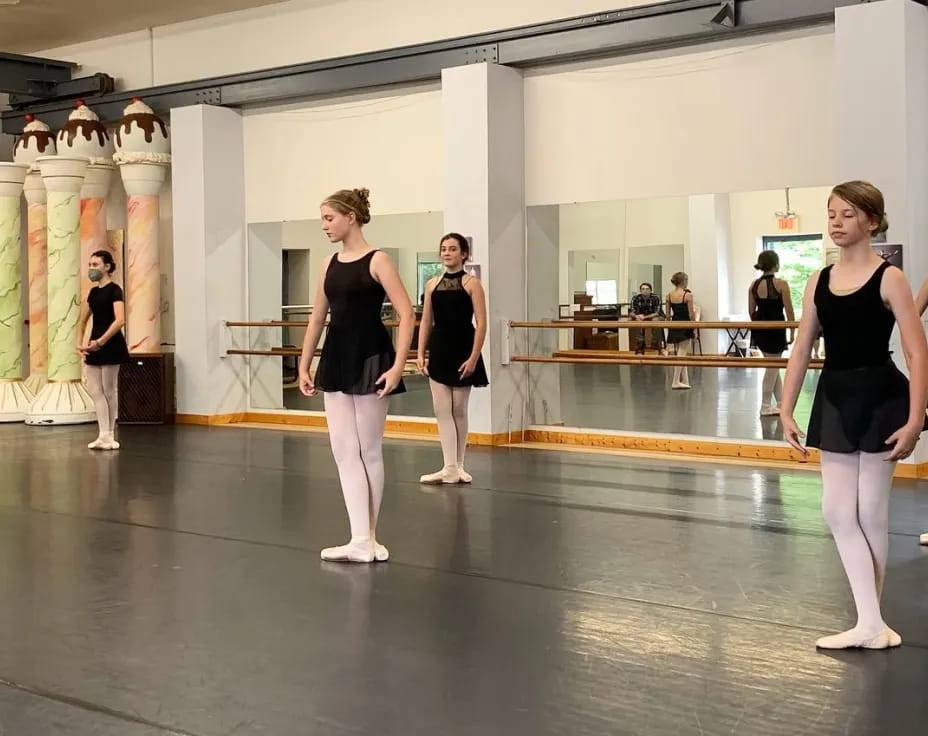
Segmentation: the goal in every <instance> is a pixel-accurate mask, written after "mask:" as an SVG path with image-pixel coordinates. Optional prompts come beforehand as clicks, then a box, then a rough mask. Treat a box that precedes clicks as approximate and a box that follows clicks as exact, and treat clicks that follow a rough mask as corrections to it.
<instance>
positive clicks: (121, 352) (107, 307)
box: [84, 281, 129, 365]
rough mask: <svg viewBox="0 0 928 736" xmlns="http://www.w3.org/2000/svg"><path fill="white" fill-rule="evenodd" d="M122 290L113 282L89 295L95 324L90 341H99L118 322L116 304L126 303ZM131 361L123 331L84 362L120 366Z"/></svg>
mask: <svg viewBox="0 0 928 736" xmlns="http://www.w3.org/2000/svg"><path fill="white" fill-rule="evenodd" d="M124 301H125V299H124V298H123V294H122V288H121V287H120V286H119V284H116V283H113V282H112V281H111V282H110V283H108V284H107V285H106V286H94V287H93V288H92V289H91V290H90V293H88V294H87V306H88V307H90V315H91V318H92V320H93V324H92V326H91V328H90V339H91V340H97V339H98V338H100V337H102V336H103V335H105V334H106V331H107V330H108V329H109V328H110V327H111V326H112V324H113V322H115V321H116V310H115V308H114V306H113V305H114V304H115V303H116V302H124ZM127 360H129V347H128V346H127V345H126V338H125V337H124V336H123V334H122V330H120V331H119V332H117V333H116V334H115V335H113V336H112V337H111V338H110V339H109V340H107V342H106V343H105V344H104V345H103V346H102V347H101V348H100V349H99V350H94V351H93V352H90V353H87V355H86V356H85V357H84V362H85V363H86V364H87V365H119V364H120V363H125V362H126V361H127Z"/></svg>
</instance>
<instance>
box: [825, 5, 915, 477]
mask: <svg viewBox="0 0 928 736" xmlns="http://www.w3.org/2000/svg"><path fill="white" fill-rule="evenodd" d="M835 89H836V90H841V93H840V94H837V95H835V145H834V150H835V156H836V161H835V165H836V174H837V175H836V183H837V182H838V181H845V180H848V179H866V180H869V181H871V182H873V183H874V184H875V185H876V186H878V187H879V188H880V189H881V190H882V192H883V194H884V196H885V198H886V212H887V215H888V217H889V225H890V227H889V232H888V233H887V240H888V242H890V243H901V244H902V245H903V270H904V271H905V274H906V276H907V277H908V279H909V281H910V282H911V283H912V288H913V289H918V287H919V285H920V284H921V283H922V282H923V281H924V280H925V279H926V278H928V248H926V247H925V241H926V237H928V208H926V206H925V203H926V202H928V8H926V7H925V6H923V5H920V4H918V3H916V2H913V1H912V0H883V1H882V2H878V3H870V4H864V5H854V6H851V7H846V8H838V9H837V10H836V11H835ZM852 89H853V90H864V91H865V94H866V95H872V104H870V103H869V102H866V103H865V102H861V100H860V99H857V100H856V101H855V100H854V99H852V98H853V97H854V96H855V95H854V94H848V92H847V90H852ZM823 206H824V205H823ZM893 343H894V344H893V346H892V349H893V351H894V355H895V357H896V360H897V361H898V363H899V365H900V367H902V368H904V359H903V357H902V348H901V344H900V342H899V339H898V333H897V334H896V335H895V336H894V338H893ZM913 458H914V462H918V463H923V462H928V443H926V442H925V441H922V442H921V443H919V446H918V448H916V452H915V454H914V456H913Z"/></svg>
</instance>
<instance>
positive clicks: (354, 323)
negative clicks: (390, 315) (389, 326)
mask: <svg viewBox="0 0 928 736" xmlns="http://www.w3.org/2000/svg"><path fill="white" fill-rule="evenodd" d="M376 252H377V251H376V250H372V251H371V252H370V253H368V254H366V255H364V256H362V257H361V258H359V259H358V260H356V261H350V262H348V263H343V262H342V261H340V260H338V255H334V256H332V261H331V262H330V263H329V270H328V271H327V272H326V274H325V284H324V289H325V296H326V299H328V300H329V309H330V310H331V312H330V313H331V319H330V322H329V325H330V326H329V330H330V331H331V330H332V329H333V328H334V329H336V330H343V329H349V330H357V329H361V330H363V329H367V328H373V331H374V332H376V333H378V334H379V333H380V332H382V331H383V323H382V322H381V316H380V314H381V309H382V307H383V300H384V297H385V296H386V292H385V291H384V288H383V286H381V285H380V283H379V282H378V281H377V280H376V279H375V278H374V277H373V276H371V259H372V258H373V257H374V254H375V253H376Z"/></svg>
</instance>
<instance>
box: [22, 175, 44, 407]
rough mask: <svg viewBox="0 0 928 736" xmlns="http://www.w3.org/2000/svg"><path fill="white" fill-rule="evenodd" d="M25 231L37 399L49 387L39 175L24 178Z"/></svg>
mask: <svg viewBox="0 0 928 736" xmlns="http://www.w3.org/2000/svg"><path fill="white" fill-rule="evenodd" d="M25 194H26V203H27V204H28V205H29V209H28V211H27V215H26V228H27V232H28V237H29V251H28V261H29V378H28V379H26V388H28V389H29V390H30V391H31V392H32V393H33V394H35V395H37V394H38V393H39V391H41V390H42V388H43V387H44V386H45V384H46V383H48V213H47V206H46V201H47V200H46V193H45V182H43V181H42V175H41V174H40V173H39V172H38V171H32V172H30V173H29V174H28V175H27V176H26V186H25Z"/></svg>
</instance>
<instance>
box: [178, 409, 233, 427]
mask: <svg viewBox="0 0 928 736" xmlns="http://www.w3.org/2000/svg"><path fill="white" fill-rule="evenodd" d="M247 416H248V415H247V414H245V413H244V412H243V413H239V414H177V415H176V416H175V417H174V421H175V423H177V424H196V425H200V426H204V427H214V426H217V425H222V424H237V423H238V422H244V421H245V417H247Z"/></svg>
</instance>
